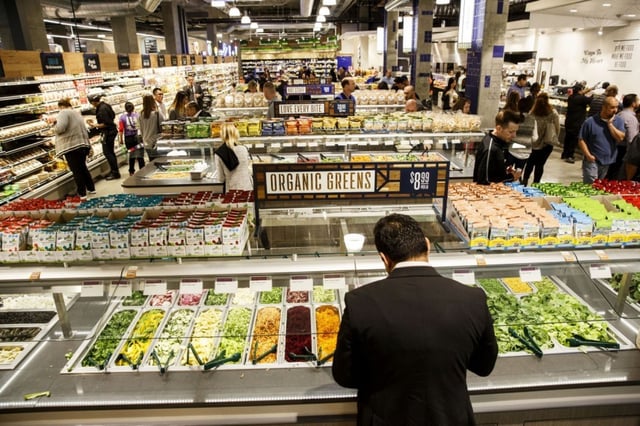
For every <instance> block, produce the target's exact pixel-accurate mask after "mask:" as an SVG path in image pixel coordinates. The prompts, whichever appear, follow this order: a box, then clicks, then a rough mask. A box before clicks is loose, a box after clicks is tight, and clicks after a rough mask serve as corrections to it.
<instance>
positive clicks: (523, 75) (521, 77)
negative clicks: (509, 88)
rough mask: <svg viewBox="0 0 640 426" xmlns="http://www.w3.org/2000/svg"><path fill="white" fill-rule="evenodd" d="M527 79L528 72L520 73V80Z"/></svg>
mask: <svg viewBox="0 0 640 426" xmlns="http://www.w3.org/2000/svg"><path fill="white" fill-rule="evenodd" d="M526 79H527V75H526V74H520V75H519V76H518V81H521V80H526Z"/></svg>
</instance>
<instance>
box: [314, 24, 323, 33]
mask: <svg viewBox="0 0 640 426" xmlns="http://www.w3.org/2000/svg"><path fill="white" fill-rule="evenodd" d="M321 29H322V24H321V23H320V22H316V23H315V24H314V26H313V31H316V32H317V31H320V30H321Z"/></svg>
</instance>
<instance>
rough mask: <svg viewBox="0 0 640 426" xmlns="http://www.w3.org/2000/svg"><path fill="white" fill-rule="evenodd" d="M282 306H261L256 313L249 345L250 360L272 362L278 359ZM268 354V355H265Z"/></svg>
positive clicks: (259, 362) (262, 362)
mask: <svg viewBox="0 0 640 426" xmlns="http://www.w3.org/2000/svg"><path fill="white" fill-rule="evenodd" d="M280 314H281V311H280V308H275V307H267V308H261V309H260V310H258V313H257V314H256V320H255V324H254V326H253V332H252V333H251V334H252V336H253V338H252V340H251V346H249V360H250V361H254V360H256V361H255V362H256V363H258V364H270V363H274V362H276V360H277V357H278V354H277V348H278V340H279V338H280V316H281V315H280ZM265 354H266V355H265Z"/></svg>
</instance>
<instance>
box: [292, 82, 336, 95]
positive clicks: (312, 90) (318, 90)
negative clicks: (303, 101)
mask: <svg viewBox="0 0 640 426" xmlns="http://www.w3.org/2000/svg"><path fill="white" fill-rule="evenodd" d="M334 93H335V89H334V85H333V84H302V85H297V84H295V85H294V84H289V85H287V86H285V94H286V96H289V95H333V94H334Z"/></svg>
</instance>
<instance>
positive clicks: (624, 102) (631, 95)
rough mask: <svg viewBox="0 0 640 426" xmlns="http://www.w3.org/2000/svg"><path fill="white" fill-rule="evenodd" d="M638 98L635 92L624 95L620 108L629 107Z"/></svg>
mask: <svg viewBox="0 0 640 426" xmlns="http://www.w3.org/2000/svg"><path fill="white" fill-rule="evenodd" d="M637 98H638V95H636V94H635V93H629V94H628V95H624V98H622V108H629V107H630V106H631V105H633V103H634V102H635V101H636V99H637Z"/></svg>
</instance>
